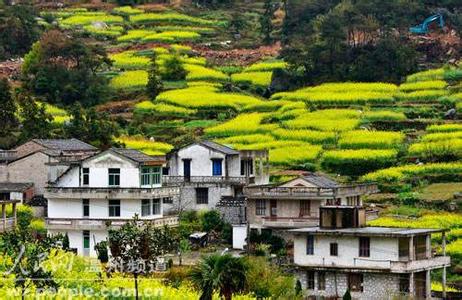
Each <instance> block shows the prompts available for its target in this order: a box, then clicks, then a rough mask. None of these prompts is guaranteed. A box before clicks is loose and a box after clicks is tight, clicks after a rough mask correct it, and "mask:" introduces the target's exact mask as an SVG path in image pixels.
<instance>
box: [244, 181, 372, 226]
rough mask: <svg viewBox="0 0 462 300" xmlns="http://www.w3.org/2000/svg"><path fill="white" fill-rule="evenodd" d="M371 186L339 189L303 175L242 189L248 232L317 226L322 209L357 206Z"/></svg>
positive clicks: (349, 186)
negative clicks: (245, 205) (328, 206)
mask: <svg viewBox="0 0 462 300" xmlns="http://www.w3.org/2000/svg"><path fill="white" fill-rule="evenodd" d="M377 191H378V190H377V186H376V185H371V184H355V185H348V186H345V185H340V184H338V183H337V182H335V181H334V180H332V179H330V178H329V177H327V176H325V175H322V174H315V173H312V174H306V175H304V176H300V177H298V178H296V179H293V180H290V181H288V182H285V183H282V184H278V185H264V186H249V187H246V188H245V196H246V198H247V217H248V222H249V225H250V228H251V229H258V230H260V229H289V228H299V227H306V226H318V224H319V208H320V207H321V206H322V205H327V204H328V205H344V206H348V205H349V206H352V205H361V204H362V196H364V195H368V194H371V193H376V192H377Z"/></svg>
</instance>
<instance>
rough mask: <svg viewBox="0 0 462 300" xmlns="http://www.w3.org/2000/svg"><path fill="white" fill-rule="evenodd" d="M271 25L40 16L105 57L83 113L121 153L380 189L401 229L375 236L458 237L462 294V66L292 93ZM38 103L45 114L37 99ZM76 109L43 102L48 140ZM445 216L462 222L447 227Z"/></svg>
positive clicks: (114, 10)
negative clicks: (227, 156)
mask: <svg viewBox="0 0 462 300" xmlns="http://www.w3.org/2000/svg"><path fill="white" fill-rule="evenodd" d="M180 2H181V1H180ZM264 12H265V6H264V3H263V2H262V1H255V2H251V1H245V2H244V1H242V2H240V5H239V7H238V8H235V7H232V8H229V7H221V8H219V9H201V8H199V7H197V6H194V5H188V4H184V3H180V4H177V5H160V4H156V5H140V6H136V7H130V6H116V5H107V6H105V5H101V6H99V5H93V6H92V5H88V7H86V6H84V5H81V6H77V5H76V6H72V7H67V8H64V9H48V8H44V9H41V10H40V16H41V19H40V21H39V22H40V25H41V26H43V28H46V29H60V30H62V31H64V32H66V33H69V34H74V35H75V36H77V37H79V38H82V39H84V40H85V41H86V42H87V43H89V44H92V45H96V47H99V48H101V49H104V50H105V51H107V53H108V58H109V59H110V60H111V62H112V65H110V66H106V67H105V68H102V69H99V70H98V76H100V77H101V78H104V79H107V80H108V82H109V85H108V90H109V92H108V94H109V96H108V97H107V100H106V101H105V102H104V103H93V104H95V105H88V106H94V107H95V108H96V110H97V111H98V112H106V113H108V114H110V116H111V120H113V121H115V122H116V123H117V125H118V132H117V136H115V137H114V142H117V143H120V144H121V145H125V146H126V147H131V148H135V149H140V150H142V151H144V152H146V153H147V154H151V155H162V154H166V153H168V152H169V151H171V150H172V149H173V148H175V147H179V146H182V145H185V144H187V143H190V142H192V141H194V140H198V139H210V140H214V141H216V142H219V143H222V144H225V145H229V146H231V147H233V148H235V149H246V150H262V149H268V150H269V154H270V163H271V173H272V175H273V176H272V180H273V181H282V180H286V179H289V178H291V177H292V176H293V174H299V173H298V172H287V171H288V170H291V171H292V170H293V171H307V172H308V171H320V172H323V173H328V174H330V175H332V176H335V177H338V179H339V180H340V181H343V182H353V181H361V182H377V183H378V184H379V186H380V188H381V191H382V193H381V194H379V195H375V196H373V197H371V198H370V199H368V201H369V202H370V203H372V204H374V205H378V206H381V205H384V206H387V205H398V206H403V207H404V208H403V211H396V210H395V208H394V207H391V208H388V209H389V210H384V213H385V214H389V215H403V216H404V218H405V220H404V221H402V220H400V219H398V221H397V219H394V218H393V217H391V216H387V217H385V218H381V219H378V220H376V221H374V223H373V224H375V225H383V226H385V225H389V224H393V225H396V226H411V227H418V226H427V227H446V228H447V229H450V230H451V231H450V235H451V234H452V235H451V237H452V239H451V242H452V244H450V247H451V248H450V249H451V251H452V253H450V254H451V255H453V257H454V261H455V264H454V266H455V267H454V270H453V273H452V274H451V276H452V277H451V278H450V281H451V283H452V284H453V285H454V286H458V287H460V286H461V284H460V278H461V276H462V275H460V267H461V266H462V263H461V261H460V255H461V249H460V247H457V245H458V244H459V243H460V241H461V239H459V237H460V235H461V234H462V233H461V232H460V228H461V227H462V221H460V220H462V216H461V215H460V214H459V212H460V203H459V202H457V201H454V198H455V196H457V192H461V188H460V184H459V182H460V181H461V179H462V113H461V111H462V63H460V62H459V61H457V60H456V59H453V57H452V56H451V55H452V54H450V55H449V56H451V57H444V59H446V61H444V62H442V61H441V60H442V58H441V57H438V59H435V60H434V61H430V62H429V61H424V62H423V63H422V61H419V68H420V70H418V71H416V72H413V73H410V74H407V76H404V77H402V79H401V80H399V82H396V81H393V82H391V81H392V80H390V82H366V81H362V82H352V81H336V80H333V82H332V81H329V80H326V82H323V83H318V82H316V80H314V79H317V78H314V79H313V78H310V79H313V80H311V81H309V82H306V81H305V82H304V83H306V84H299V85H298V86H296V87H293V86H287V88H286V86H284V81H283V79H284V77H285V74H289V72H290V71H292V69H293V64H291V62H289V61H287V60H286V61H285V60H284V56H283V55H282V52H283V51H284V45H283V44H281V41H280V36H281V32H282V31H283V30H284V28H283V27H284V26H283V19H284V17H285V12H284V10H283V6H282V5H278V6H275V7H274V11H272V19H271V32H270V35H271V36H272V40H271V41H270V42H268V43H267V42H265V41H264V38H262V33H261V19H260V18H261V15H262V14H263V13H264ZM242 20H245V23H246V24H244V25H243V24H242V22H243V21H242ZM410 25H411V24H409V26H410ZM433 29H434V28H433ZM406 30H407V29H406ZM434 30H436V31H438V30H439V29H438V28H436V29H434ZM448 35H450V36H453V37H454V39H451V40H450V41H449V44H450V45H449V46H448V45H446V46H447V47H448V48H444V49H446V50H447V49H456V48H457V45H459V44H460V39H459V37H458V36H459V33H458V32H457V30H456V29H453V31H452V32H450V33H446V32H439V31H438V34H434V35H430V39H433V40H431V41H430V42H428V41H422V39H419V38H418V37H413V38H415V39H416V40H419V42H420V43H421V44H420V45H421V48H425V47H426V46H425V45H427V46H428V45H429V44H432V43H433V42H434V41H435V40H438V39H440V38H441V39H442V40H443V39H445V38H447V37H448ZM356 37H357V36H356ZM353 39H354V38H353ZM445 41H446V42H447V40H445ZM426 43H427V44H426ZM423 44H425V45H423ZM446 44H447V43H446ZM422 45H423V46H422ZM459 46H460V45H459ZM425 49H427V48H425ZM438 49H440V48H438ZM454 51H455V50H454ZM457 51H458V50H457ZM446 52H447V51H446ZM446 52H445V53H446ZM153 54H155V57H156V61H155V62H156V66H157V70H158V71H159V74H160V75H161V77H162V82H163V90H162V91H161V92H160V94H159V95H157V97H155V98H152V97H149V96H148V94H147V92H146V86H147V84H148V80H149V70H150V69H151V68H152V66H151V62H152V56H153ZM458 55H459V54H457V55H456V54H454V57H457V56H458ZM300 60H303V57H301V58H300ZM26 61H27V57H26ZM10 63H11V64H12V65H14V66H13V67H8V70H7V71H5V72H4V73H7V75H9V76H11V78H12V79H15V80H16V81H15V82H16V84H17V85H20V84H21V80H20V75H18V74H19V73H20V70H19V63H18V65H15V64H13V63H12V62H10ZM302 63H303V62H302ZM8 66H10V65H8ZM298 67H299V66H298ZM388 67H390V66H387V65H384V66H383V69H387V68H388ZM15 68H16V70H14V69H15ZM390 68H391V67H390ZM0 70H1V69H0ZM178 70H179V71H178ZM182 71H184V74H183V75H181V73H182ZM360 71H361V70H359V71H358V70H357V72H358V73H361V72H360ZM296 72H299V73H302V72H300V71H299V70H298V69H297V70H296ZM345 72H346V73H348V72H347V71H345ZM299 73H297V75H299ZM15 74H16V75H15ZM278 74H279V75H278ZM281 74H282V75H281ZM321 75H322V76H325V74H320V76H321ZM342 76H343V75H342ZM281 78H282V79H281ZM287 78H289V77H287ZM287 78H286V79H287ZM287 80H289V81H290V78H289V79H287ZM281 85H282V86H283V87H284V90H281V88H280V87H281ZM36 101H37V102H39V101H41V102H43V103H45V101H44V100H43V99H42V98H41V97H37V98H36ZM77 102H79V101H77ZM84 106H87V104H84ZM70 107H71V105H70V104H68V103H64V102H59V101H57V102H55V103H45V108H46V111H47V112H48V113H50V114H51V115H52V116H53V124H54V125H53V126H54V130H56V131H58V132H59V128H60V126H62V125H63V124H67V123H69V122H70V120H71V117H70ZM57 128H58V129H57ZM287 174H290V176H288V175H287ZM441 184H443V185H444V186H443V187H441V186H440V185H441ZM435 189H436V191H435ZM441 189H443V190H445V191H448V190H449V191H450V192H447V193H441ZM442 194H444V195H442ZM459 197H460V196H459ZM454 202H456V203H455V204H454ZM416 207H417V208H416ZM406 209H409V210H411V212H409V211H406ZM440 210H453V211H455V212H454V213H449V212H444V213H445V214H447V215H443V216H439V211H440ZM414 213H416V214H417V216H414ZM446 217H447V218H448V219H450V222H449V221H448V222H449V224H446V223H444V222H446V220H444V218H446ZM419 218H420V219H419ZM429 219H431V220H432V221H428V220H429ZM458 272H459V273H458Z"/></svg>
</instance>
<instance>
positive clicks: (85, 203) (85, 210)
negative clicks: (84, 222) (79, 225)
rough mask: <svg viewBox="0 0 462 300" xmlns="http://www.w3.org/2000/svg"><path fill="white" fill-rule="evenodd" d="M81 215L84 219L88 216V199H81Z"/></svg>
mask: <svg viewBox="0 0 462 300" xmlns="http://www.w3.org/2000/svg"><path fill="white" fill-rule="evenodd" d="M82 209H83V212H82V215H83V216H84V217H89V216H90V200H88V199H82Z"/></svg>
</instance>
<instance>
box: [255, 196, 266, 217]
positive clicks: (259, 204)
mask: <svg viewBox="0 0 462 300" xmlns="http://www.w3.org/2000/svg"><path fill="white" fill-rule="evenodd" d="M255 215H257V216H264V215H266V200H264V199H257V200H256V201H255Z"/></svg>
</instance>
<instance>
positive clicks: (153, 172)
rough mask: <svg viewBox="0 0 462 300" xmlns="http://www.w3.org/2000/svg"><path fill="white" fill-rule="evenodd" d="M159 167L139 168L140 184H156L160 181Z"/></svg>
mask: <svg viewBox="0 0 462 300" xmlns="http://www.w3.org/2000/svg"><path fill="white" fill-rule="evenodd" d="M161 177H162V176H161V170H160V167H143V168H141V185H151V186H152V185H157V184H160V183H161Z"/></svg>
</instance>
